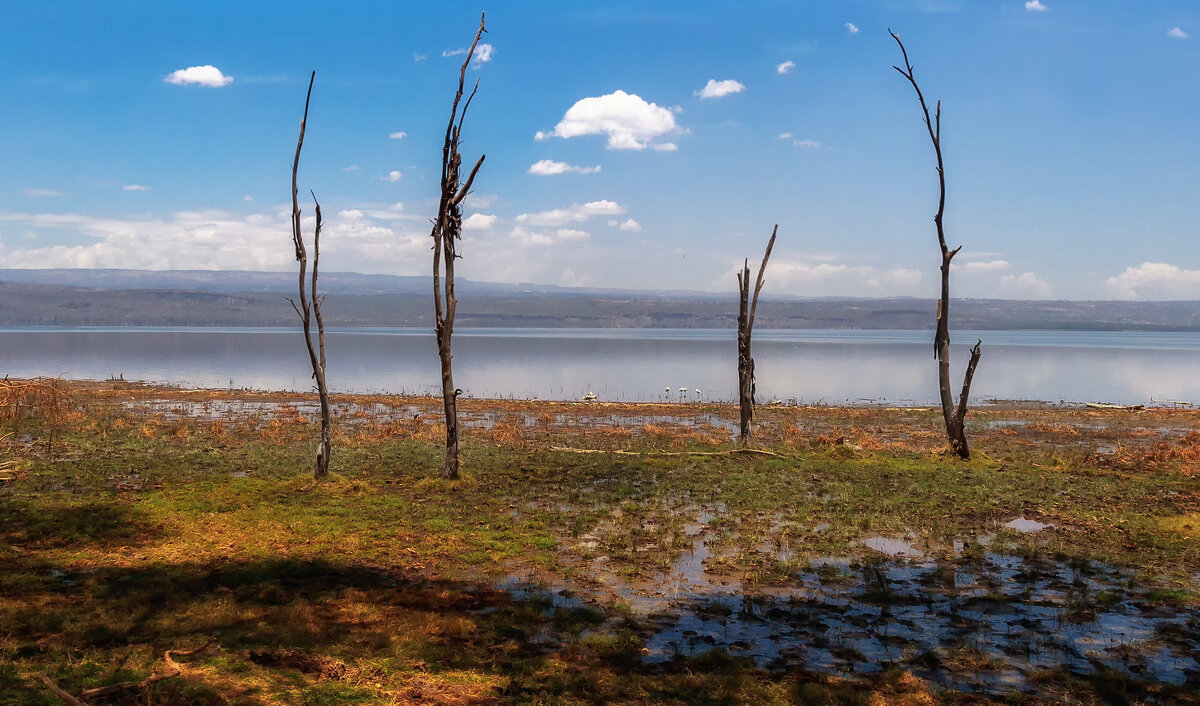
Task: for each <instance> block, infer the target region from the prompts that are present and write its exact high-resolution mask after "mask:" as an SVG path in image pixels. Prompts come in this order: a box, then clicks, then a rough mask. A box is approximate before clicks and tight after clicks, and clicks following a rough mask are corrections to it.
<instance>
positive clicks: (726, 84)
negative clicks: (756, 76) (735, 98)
mask: <svg viewBox="0 0 1200 706" xmlns="http://www.w3.org/2000/svg"><path fill="white" fill-rule="evenodd" d="M744 90H746V86H745V85H743V84H742V82H740V81H735V80H733V79H731V78H729V79H725V80H724V81H718V80H716V79H715V78H710V79H708V83H706V84H704V88H701V89H700V90H699V91H696V92H695V94H694V95H697V96H700V97H701V98H721V97H723V96H728V95H730V94H732V93H741V92H742V91H744Z"/></svg>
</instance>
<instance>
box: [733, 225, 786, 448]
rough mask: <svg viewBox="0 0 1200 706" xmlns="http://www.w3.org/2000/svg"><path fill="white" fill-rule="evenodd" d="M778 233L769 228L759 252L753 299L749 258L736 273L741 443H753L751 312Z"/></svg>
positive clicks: (752, 314) (752, 312)
mask: <svg viewBox="0 0 1200 706" xmlns="http://www.w3.org/2000/svg"><path fill="white" fill-rule="evenodd" d="M778 232H779V224H778V223H776V224H775V228H774V229H772V230H771V239H770V240H768V241H767V251H766V253H764V254H763V260H762V266H760V267H759V268H758V279H757V281H756V282H755V283H754V298H753V299H751V298H750V261H749V260H745V261H744V262H743V263H742V271H741V272H739V273H738V276H737V278H738V293H739V295H740V303H739V305H738V404H739V406H740V409H741V416H742V426H741V434H740V435H739V437H738V440H739V441H740V442H741V444H742V445H743V446H748V445H750V444H752V443H754V430H753V428H752V426H753V424H754V357H753V356H751V355H750V335H751V333H752V332H753V331H754V312H755V310H756V309H757V308H758V293H759V292H761V291H762V286H763V273H764V272H766V270H767V260H768V259H770V257H771V248H773V247H775V234H776V233H778Z"/></svg>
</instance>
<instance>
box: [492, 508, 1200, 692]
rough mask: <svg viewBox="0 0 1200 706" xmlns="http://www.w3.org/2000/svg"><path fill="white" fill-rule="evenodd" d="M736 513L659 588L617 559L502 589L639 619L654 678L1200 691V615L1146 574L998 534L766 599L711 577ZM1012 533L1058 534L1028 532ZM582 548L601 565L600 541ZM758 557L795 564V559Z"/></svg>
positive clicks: (843, 564) (841, 563)
mask: <svg viewBox="0 0 1200 706" xmlns="http://www.w3.org/2000/svg"><path fill="white" fill-rule="evenodd" d="M723 513H724V508H721V507H714V508H709V509H704V510H699V511H697V512H696V514H695V516H694V518H693V520H692V521H691V522H688V523H685V525H684V527H683V533H684V534H685V535H686V536H687V537H690V538H691V545H690V546H689V547H687V548H686V549H685V550H684V551H682V552H680V553H679V554H678V556H677V557H676V558H675V559H674V560H673V561H672V562H671V563H670V565H669V566H668V567H667V568H666V569H665V570H663V571H662V572H661V573H659V574H657V575H652V576H648V577H641V578H634V579H631V578H630V577H629V576H628V575H627V572H623V571H621V570H620V568H619V567H614V566H612V563H613V562H611V561H610V559H609V557H607V556H592V557H591V558H590V559H586V560H581V563H582V564H583V566H582V567H581V568H582V569H583V570H582V571H579V572H573V575H574V576H575V577H576V578H574V579H572V580H563V579H562V578H557V579H556V578H551V577H548V576H546V575H545V574H544V573H543V574H539V573H537V572H530V573H524V574H523V573H515V574H510V575H508V576H506V577H504V578H503V579H500V580H499V581H497V583H496V586H497V588H500V589H502V590H506V591H508V592H510V593H511V594H512V595H514V596H516V597H518V598H534V599H538V600H541V601H543V603H544V605H545V606H546V611H547V614H548V615H552V614H554V613H555V612H557V611H563V610H577V609H581V608H586V607H598V608H603V609H607V610H610V611H611V610H612V608H613V607H619V608H620V610H618V611H616V612H615V613H613V615H615V616H616V617H613V618H610V619H609V621H610V623H611V624H612V625H616V624H619V623H622V622H624V621H625V620H626V616H629V615H632V616H633V617H634V618H636V620H637V623H638V625H639V626H640V627H639V635H640V637H641V638H642V639H643V641H644V647H643V649H642V657H641V659H642V660H643V662H645V663H647V664H656V663H670V662H673V661H679V660H682V659H685V658H694V657H697V656H701V655H704V654H706V653H712V652H723V653H727V654H729V655H733V656H736V657H740V658H745V659H747V660H750V661H752V662H753V663H754V664H755V665H756V666H758V667H760V668H763V669H767V670H773V671H774V670H781V671H790V670H806V671H816V672H826V673H831V674H836V675H841V676H852V675H869V674H877V673H880V672H881V671H883V670H886V669H890V668H901V669H905V670H908V671H910V672H911V673H913V674H915V675H918V676H920V677H922V678H924V679H926V680H928V681H929V682H930V683H932V684H936V685H939V686H940V687H943V688H947V689H955V690H961V691H967V692H973V693H979V694H991V695H995V696H1000V695H1004V694H1011V693H1014V692H1021V693H1026V694H1029V695H1033V696H1035V697H1045V698H1053V697H1055V696H1056V695H1061V694H1059V692H1058V690H1057V685H1056V684H1055V680H1052V679H1048V678H1047V675H1050V674H1071V675H1074V676H1076V677H1087V676H1094V675H1096V674H1097V673H1098V672H1102V671H1110V672H1113V673H1117V674H1121V675H1124V676H1126V677H1128V678H1130V679H1132V680H1136V681H1141V682H1146V683H1151V684H1153V683H1159V684H1169V685H1173V686H1178V687H1183V688H1200V661H1198V660H1200V651H1198V649H1197V648H1198V646H1200V606H1196V605H1194V604H1192V605H1182V604H1178V603H1175V602H1171V601H1164V600H1163V599H1162V597H1161V595H1159V594H1158V593H1157V592H1156V591H1155V590H1154V589H1152V588H1148V587H1146V586H1144V585H1143V584H1142V583H1141V581H1140V580H1139V578H1138V576H1137V575H1136V574H1135V572H1132V571H1129V570H1122V569H1119V568H1116V567H1112V566H1108V565H1105V564H1102V563H1099V562H1092V561H1075V562H1070V563H1067V562H1062V561H1055V560H1053V559H1051V558H1047V557H1021V556H1017V555H1014V554H1009V553H1004V551H1003V544H1002V543H1000V542H997V540H996V536H995V535H990V534H989V535H981V536H977V537H974V538H972V539H971V540H969V541H958V542H954V543H952V544H950V545H948V546H925V547H920V546H918V544H919V543H918V542H917V540H915V539H913V538H904V537H870V538H867V539H865V540H863V542H862V544H863V545H864V546H865V547H867V548H868V549H870V550H871V553H870V554H868V555H867V556H856V557H818V558H815V559H811V560H808V561H804V562H800V563H799V565H798V566H799V568H797V569H796V570H794V571H791V572H788V573H787V574H786V575H784V576H783V577H782V578H779V579H777V580H775V581H771V582H767V583H763V582H761V581H755V580H748V576H747V574H746V573H745V572H735V573H729V572H722V571H720V570H712V569H713V566H714V564H716V563H717V562H714V558H717V557H718V556H719V554H720V552H721V549H719V548H718V546H716V545H717V544H718V543H717V542H714V541H713V540H714V534H713V532H712V531H711V528H710V523H711V522H712V521H713V519H714V518H717V517H720V516H721V515H722V514H723ZM1003 527H1007V528H1009V529H1012V530H1016V531H1018V532H1041V531H1044V530H1046V529H1048V528H1049V527H1050V525H1047V524H1044V523H1037V522H1033V521H1029V520H1026V519H1024V518H1014V520H1012V521H1011V522H1008V523H1005V524H1004V525H1003ZM991 544H995V545H996V549H997V550H993V549H992V548H989V545H991ZM578 546H579V547H580V548H582V549H584V550H585V554H586V553H587V552H586V550H591V549H593V548H594V547H595V546H596V539H595V536H594V535H587V536H585V537H584V539H583V542H581V543H580V544H579V545H578ZM758 549H759V551H762V552H764V553H770V552H773V553H774V558H776V559H778V560H780V561H783V562H785V563H791V562H792V559H793V554H794V552H793V551H792V550H791V549H789V548H787V547H778V546H774V547H772V546H771V545H769V544H767V545H763V546H760V547H759V548H758ZM593 629H594V630H596V631H603V630H604V629H605V625H598V626H596V627H594V628H593Z"/></svg>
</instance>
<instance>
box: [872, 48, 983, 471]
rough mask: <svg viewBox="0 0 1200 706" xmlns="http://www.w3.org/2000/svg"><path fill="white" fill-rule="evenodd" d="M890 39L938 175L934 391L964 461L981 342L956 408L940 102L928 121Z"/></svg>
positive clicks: (922, 101)
mask: <svg viewBox="0 0 1200 706" xmlns="http://www.w3.org/2000/svg"><path fill="white" fill-rule="evenodd" d="M888 33H889V34H891V35H892V39H895V40H896V44H898V45H899V46H900V54H901V55H902V56H903V57H904V68H903V69H902V68H900V67H899V66H893V67H892V68H894V69H895V70H896V71H898V72H900V75H901V76H903V77H904V78H906V79H908V82H909V83H911V84H912V87H913V89H914V90H915V91H916V92H917V100H918V101H919V102H920V104H921V112H922V114H923V115H924V117H925V128H926V129H927V130H928V132H929V139H930V141H931V142H932V143H933V151H934V153H935V154H936V156H937V173H938V210H937V214H936V215H934V217H933V222H934V225H935V226H936V227H937V237H938V245H939V246H940V247H941V251H942V266H941V274H942V293H941V297H940V298H939V299H938V307H937V332H936V333H935V334H934V337H933V354H934V357H936V358H937V361H938V390H939V392H940V394H941V401H942V418H943V420H944V421H945V424H946V438H947V439H948V440H949V442H950V450H951V451H953V452H954V453H955V454H956V455H958V457H959V458H962V459H967V458H969V457H970V455H971V451H970V449H969V448H968V447H967V432H966V417H967V400H968V398H969V397H970V393H971V380H973V379H974V377H975V367H976V366H977V365H979V356H980V354H981V352H980V346H981V345H982V344H983V341H976V343H975V346H974V347H973V348H971V358H970V360H969V361H968V362H967V371H966V374H965V375H964V376H963V384H962V391H961V392H960V394H959V398H958V404H957V405H956V404H955V403H954V392H953V390H952V389H951V382H950V323H949V319H950V261H951V260H953V259H954V256H955V255H957V254H958V251H959V250H962V246H961V245H960V246H958V247H957V248H954V249H953V250H951V249H950V248H948V247H946V232H945V229H944V228H943V226H942V216H943V215H944V214H945V212H946V171H945V168H944V164H943V162H942V102H941V101H940V100H939V101H938V102H937V108H936V109H935V111H934V117H933V119H932V120H930V117H929V107H928V106H927V105H926V103H925V96H924V95H923V94H922V93H921V87H920V86H918V85H917V79H916V77H915V76H914V75H913V67H912V64H911V63H909V61H908V52H907V51H906V50H905V49H904V43H903V42H901V41H900V37H899V36H897V35H896V33H895V32H892V31H891V30H888Z"/></svg>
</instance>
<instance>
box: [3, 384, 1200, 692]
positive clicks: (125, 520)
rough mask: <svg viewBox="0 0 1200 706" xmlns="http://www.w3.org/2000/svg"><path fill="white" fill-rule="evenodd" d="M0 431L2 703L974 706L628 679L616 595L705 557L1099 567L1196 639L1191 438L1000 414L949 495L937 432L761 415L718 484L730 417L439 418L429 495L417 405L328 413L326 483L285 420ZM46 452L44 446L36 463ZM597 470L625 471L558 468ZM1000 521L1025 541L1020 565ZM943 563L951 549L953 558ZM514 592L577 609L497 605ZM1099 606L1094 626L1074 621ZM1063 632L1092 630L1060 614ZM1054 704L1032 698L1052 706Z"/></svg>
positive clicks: (899, 673) (302, 433)
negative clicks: (1037, 525)
mask: <svg viewBox="0 0 1200 706" xmlns="http://www.w3.org/2000/svg"><path fill="white" fill-rule="evenodd" d="M66 402H67V404H65V405H64V408H63V410H62V412H61V414H58V415H56V416H55V418H53V419H48V418H46V417H44V416H42V415H39V414H36V413H35V414H31V415H26V414H18V413H14V414H11V415H10V416H11V417H14V418H10V419H7V420H5V421H4V422H3V423H2V425H0V437H3V441H2V442H0V444H3V452H4V456H3V458H4V459H5V461H4V463H3V470H2V471H0V478H2V479H3V481H0V533H2V535H3V536H0V569H2V570H0V655H3V657H4V658H3V659H0V702H14V703H47V704H50V703H61V701H59V700H58V699H57V697H55V696H54V695H53V694H52V693H51V692H50V691H49V690H48V689H47V688H46V687H45V686H44V685H43V684H42V683H41V682H40V681H39V676H40V675H46V676H48V677H49V678H50V679H52V680H53V681H54V682H56V683H57V684H58V685H59V686H61V687H62V688H64V689H66V690H67V691H69V692H71V693H74V694H78V693H80V692H81V691H82V690H84V689H86V688H90V687H97V686H101V685H104V684H111V683H114V682H119V681H123V680H140V679H143V678H145V677H146V676H148V675H150V674H152V673H155V671H156V670H157V672H159V673H161V672H163V671H164V670H165V669H166V667H165V666H164V664H163V651H164V650H167V649H174V650H188V649H192V648H196V647H199V646H201V645H203V644H205V643H206V642H208V641H209V640H210V639H215V643H214V645H213V646H211V647H210V648H209V649H207V650H205V651H204V652H201V653H199V654H197V655H195V656H193V657H182V656H180V657H176V658H175V659H176V660H177V661H178V662H179V664H180V669H181V671H182V673H181V674H180V676H179V677H175V678H169V679H163V680H160V681H157V682H155V683H153V684H151V685H148V686H147V687H146V688H145V689H141V688H131V689H127V690H124V691H122V692H121V693H119V694H117V695H116V696H114V697H109V698H110V699H115V700H116V701H117V702H125V703H141V702H143V701H139V700H138V699H144V698H146V696H145V695H146V694H147V693H149V694H150V696H151V700H152V701H153V702H154V703H273V702H283V703H350V702H361V703H406V702H412V701H420V700H429V701H435V702H436V701H442V702H448V703H469V702H490V701H497V700H502V701H513V702H535V703H552V702H553V703H557V702H614V701H615V702H620V701H625V702H637V703H644V702H645V703H660V702H671V701H678V702H709V703H733V702H756V703H763V702H793V701H811V702H814V703H826V702H844V703H860V702H862V703H865V702H868V701H870V700H871V699H872V698H874V697H879V698H882V699H883V700H884V701H885V702H890V701H905V700H908V701H911V702H913V703H920V702H928V701H929V700H931V699H938V700H945V701H971V700H972V699H976V698H980V699H982V698H983V697H974V696H968V695H965V694H962V693H958V692H955V691H953V690H950V691H946V690H942V689H940V688H937V687H936V686H935V685H931V684H930V683H928V682H927V681H924V680H922V679H920V678H918V677H917V676H914V674H913V673H912V671H913V670H911V669H908V668H906V667H905V666H904V665H903V664H896V665H894V666H890V667H889V668H887V669H884V670H882V671H879V672H876V673H872V674H868V675H865V676H864V675H855V676H849V675H838V674H821V673H816V672H814V671H811V670H807V669H797V668H786V669H763V668H760V667H761V665H759V666H755V664H754V663H753V662H751V661H749V660H746V659H740V658H738V657H736V656H731V654H730V652H729V651H727V650H715V651H712V652H708V653H707V654H703V655H697V656H682V657H679V658H674V659H667V660H661V661H659V662H647V661H646V660H644V659H643V657H644V656H645V652H646V646H647V644H648V643H647V636H648V631H647V627H646V620H645V616H642V615H640V614H639V613H638V611H637V610H636V606H635V605H633V604H634V603H636V602H637V596H636V591H635V592H634V593H629V592H626V591H617V590H614V589H612V587H613V586H615V585H620V586H633V587H638V586H643V587H647V590H648V591H649V590H653V588H654V587H655V586H656V585H661V584H662V583H663V582H664V581H666V580H668V579H669V578H670V577H671V575H672V571H673V569H674V568H677V567H678V565H679V564H678V562H679V560H680V557H681V555H683V554H685V553H686V552H688V551H689V550H692V549H694V547H695V542H694V538H695V537H696V536H697V535H698V534H699V533H703V534H704V536H705V547H706V557H705V558H704V560H703V570H704V571H705V572H707V573H709V574H712V575H715V576H729V577H733V578H735V579H736V580H737V581H738V583H739V585H741V586H743V587H747V588H745V590H759V589H761V590H763V591H778V590H779V588H780V587H786V586H788V585H789V583H790V582H792V581H793V580H794V579H795V577H796V576H798V575H800V574H803V573H805V572H812V571H819V570H821V567H822V566H827V564H824V563H822V562H823V561H824V560H823V558H827V557H840V558H844V559H845V561H846V562H847V565H849V566H854V567H859V566H862V565H868V566H872V565H877V564H878V562H879V560H880V556H879V554H878V552H876V551H875V550H873V549H871V548H870V547H869V546H867V545H864V543H863V540H865V539H871V538H885V539H900V540H903V542H904V543H905V545H906V546H907V547H908V550H907V551H909V552H911V553H920V554H921V555H922V556H924V557H928V558H932V559H944V560H945V561H957V562H968V561H971V560H972V558H973V557H974V558H975V559H979V557H981V556H982V555H983V553H985V552H1002V553H1004V554H1006V555H1015V556H1020V557H1024V558H1025V559H1027V560H1030V561H1036V560H1044V561H1046V562H1051V563H1054V562H1057V563H1060V564H1073V565H1076V566H1084V567H1086V566H1088V565H1090V564H1103V565H1104V566H1111V567H1118V568H1120V570H1121V571H1122V576H1123V577H1124V578H1123V579H1122V581H1124V584H1122V586H1123V588H1122V589H1121V590H1123V591H1126V592H1127V593H1128V594H1129V595H1131V596H1132V595H1135V594H1136V596H1137V600H1138V601H1139V602H1140V604H1144V605H1145V606H1147V609H1158V610H1167V611H1172V610H1193V609H1194V608H1195V606H1196V603H1197V596H1196V590H1197V582H1196V578H1195V576H1196V572H1197V571H1200V545H1198V544H1197V542H1196V541H1195V540H1196V538H1197V536H1198V533H1200V527H1198V526H1200V479H1198V478H1197V475H1196V474H1197V471H1198V470H1200V434H1198V433H1197V432H1196V431H1194V430H1195V429H1197V428H1198V427H1200V415H1197V413H1196V412H1193V411H1176V410H1152V411H1143V412H1138V413H1135V412H1124V411H1107V410H1105V411H1095V410H1085V409H1076V408H1057V407H1032V406H1012V407H1004V406H995V407H991V408H986V409H983V410H980V411H977V412H975V413H973V414H972V415H971V417H970V418H969V419H970V421H971V424H972V430H971V431H972V438H973V441H974V443H975V449H976V453H975V455H974V457H973V459H972V460H971V461H970V462H969V463H962V462H958V461H955V460H952V459H951V458H949V457H948V456H946V455H944V454H943V453H942V446H943V444H942V440H941V436H940V433H939V430H938V429H939V427H938V425H939V424H940V415H939V414H938V413H936V412H934V411H932V410H898V409H881V408H862V409H856V408H810V409H796V408H764V409H763V410H762V411H761V412H760V416H759V419H760V427H759V433H758V437H759V438H760V439H761V440H762V444H763V447H764V448H765V449H767V450H769V451H771V452H773V453H774V454H776V455H758V454H755V455H751V454H738V453H724V452H732V451H733V450H734V446H733V444H732V443H731V433H730V424H731V423H732V421H733V419H734V417H735V415H736V410H735V409H730V408H724V407H720V406H701V405H582V404H567V403H545V402H544V403H537V402H527V403H526V402H497V401H492V402H489V401H478V400H464V401H462V402H461V406H462V408H463V409H464V412H465V414H466V416H467V428H466V430H465V432H464V469H465V471H466V476H465V478H464V479H463V480H460V481H455V482H448V481H443V480H440V479H438V478H436V473H437V469H438V467H439V463H440V452H439V450H438V448H437V439H438V438H439V437H440V425H439V424H438V422H437V416H436V413H435V409H434V406H433V405H434V402H433V401H432V400H425V399H409V398H391V397H365V396H364V397H342V398H340V399H338V400H337V402H338V403H339V415H338V422H337V433H336V438H335V449H334V457H333V464H332V469H333V471H334V477H333V479H332V481H330V482H328V483H324V484H321V485H315V484H313V483H312V482H311V480H310V479H309V477H308V476H309V473H310V470H311V460H312V459H311V456H312V451H313V444H312V439H313V438H314V436H315V427H314V425H313V424H312V422H311V420H310V419H309V416H308V414H307V413H306V408H305V406H304V405H305V404H307V403H308V402H309V400H308V399H307V398H306V397H304V396H297V395H286V394H261V393H237V392H209V391H180V390H171V389H161V388H148V387H142V386H137V385H126V384H118V383H109V384H79V385H75V386H73V387H72V388H71V389H70V390H69V400H66ZM51 438H53V443H52V444H51V443H50V440H51ZM579 449H601V450H606V451H618V450H619V451H624V452H627V453H621V454H615V453H602V454H595V453H578V452H576V450H579ZM1014 518H1025V519H1029V520H1036V521H1039V522H1041V523H1044V524H1047V525H1052V527H1049V528H1047V529H1044V530H1041V531H1038V532H1032V533H1022V532H1019V531H1016V530H1013V529H1007V528H1005V527H1004V524H1005V523H1007V522H1009V521H1010V520H1012V519H1014ZM964 541H965V544H964ZM513 577H518V578H520V579H521V580H522V581H525V580H527V579H534V580H535V581H538V582H546V583H549V584H554V585H556V586H559V585H561V586H570V587H573V589H574V590H575V591H578V592H581V593H586V594H587V596H588V600H587V601H584V602H564V601H560V600H558V599H557V598H555V597H554V595H551V596H550V597H547V595H544V594H540V593H537V592H529V591H516V592H514V591H506V590H501V588H499V587H498V586H503V585H508V584H507V583H506V582H511V581H512V580H513ZM1091 599H1094V600H1095V601H1097V602H1098V603H1102V602H1103V601H1104V600H1113V599H1112V597H1111V596H1109V597H1107V598H1105V597H1097V596H1094V595H1093V596H1091ZM1074 608H1075V609H1076V610H1077V611H1086V610H1087V609H1088V606H1086V605H1081V606H1075V607H1074ZM1041 679H1042V680H1043V682H1044V684H1043V686H1042V688H1041V689H1040V691H1039V692H1038V693H1040V694H1042V696H1040V697H1039V696H1028V695H1026V696H1020V695H1014V696H1013V698H1015V699H1017V700H1025V701H1036V700H1038V699H1039V698H1051V697H1052V696H1054V697H1063V696H1064V695H1067V694H1071V695H1073V697H1074V698H1078V699H1079V700H1082V701H1087V700H1090V699H1101V698H1112V697H1113V695H1114V694H1116V695H1118V696H1119V695H1124V696H1128V697H1131V698H1149V697H1154V698H1161V699H1166V700H1171V699H1173V700H1177V701H1181V702H1183V701H1187V700H1188V699H1189V698H1191V697H1190V696H1189V693H1190V692H1189V691H1188V690H1187V688H1186V687H1175V686H1172V685H1170V684H1165V685H1164V684H1157V683H1154V682H1153V680H1149V681H1147V682H1145V683H1143V681H1142V680H1139V679H1137V678H1136V675H1130V674H1128V673H1112V672H1109V671H1105V670H1096V671H1095V672H1094V673H1093V674H1090V675H1086V676H1081V675H1079V674H1075V673H1071V672H1069V671H1060V672H1055V671H1054V670H1047V672H1046V674H1044V675H1042V676H1041ZM1055 695H1056V696H1055Z"/></svg>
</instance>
